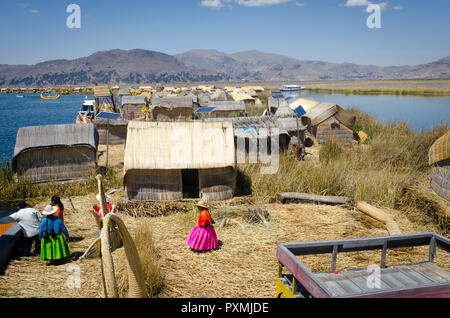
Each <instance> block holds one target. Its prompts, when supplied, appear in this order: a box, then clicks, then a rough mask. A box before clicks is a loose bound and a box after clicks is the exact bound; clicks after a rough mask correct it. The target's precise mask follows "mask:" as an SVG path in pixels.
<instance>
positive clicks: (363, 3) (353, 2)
mask: <svg viewBox="0 0 450 318" xmlns="http://www.w3.org/2000/svg"><path fill="white" fill-rule="evenodd" d="M371 4H376V5H379V6H380V8H381V10H384V9H386V8H387V6H388V3H387V2H381V3H373V2H370V1H368V0H347V2H346V3H345V4H343V6H344V7H368V6H370V5H371Z"/></svg>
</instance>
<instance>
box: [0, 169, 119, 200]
mask: <svg viewBox="0 0 450 318" xmlns="http://www.w3.org/2000/svg"><path fill="white" fill-rule="evenodd" d="M98 174H102V175H103V176H104V178H103V182H104V185H105V187H106V188H109V189H112V188H115V189H118V188H121V187H122V184H123V181H122V178H121V177H120V172H119V169H118V168H111V169H105V168H103V167H100V168H98V169H95V170H92V171H91V172H90V173H89V175H88V176H87V177H86V180H83V181H74V182H71V183H66V184H63V183H47V184H34V183H32V181H31V180H28V179H19V180H17V182H16V181H15V180H14V177H13V174H12V170H11V169H10V168H9V166H8V165H4V166H3V167H2V168H1V170H0V185H1V187H0V201H3V202H10V201H15V200H21V199H34V200H35V199H36V198H43V197H49V196H50V197H51V196H53V195H58V196H60V197H65V196H67V195H70V196H80V195H87V194H89V193H94V192H96V191H97V189H98V186H97V180H96V179H95V176H96V175H98Z"/></svg>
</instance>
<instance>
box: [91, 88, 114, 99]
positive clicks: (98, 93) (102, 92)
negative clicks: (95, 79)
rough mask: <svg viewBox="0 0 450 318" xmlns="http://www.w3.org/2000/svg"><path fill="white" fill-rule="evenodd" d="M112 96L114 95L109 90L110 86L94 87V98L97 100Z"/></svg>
mask: <svg viewBox="0 0 450 318" xmlns="http://www.w3.org/2000/svg"><path fill="white" fill-rule="evenodd" d="M111 95H112V94H111V90H110V89H109V86H107V85H101V86H95V87H94V96H95V97H96V98H99V97H110V96H111Z"/></svg>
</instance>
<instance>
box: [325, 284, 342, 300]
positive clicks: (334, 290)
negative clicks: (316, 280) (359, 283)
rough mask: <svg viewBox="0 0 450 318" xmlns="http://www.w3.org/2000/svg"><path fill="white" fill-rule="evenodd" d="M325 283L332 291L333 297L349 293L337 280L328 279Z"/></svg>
mask: <svg viewBox="0 0 450 318" xmlns="http://www.w3.org/2000/svg"><path fill="white" fill-rule="evenodd" d="M325 285H326V286H327V287H328V288H329V289H330V291H331V293H332V297H342V296H345V295H346V294H347V292H346V291H345V289H343V288H342V287H341V286H340V285H339V284H338V283H336V282H335V281H326V282H325Z"/></svg>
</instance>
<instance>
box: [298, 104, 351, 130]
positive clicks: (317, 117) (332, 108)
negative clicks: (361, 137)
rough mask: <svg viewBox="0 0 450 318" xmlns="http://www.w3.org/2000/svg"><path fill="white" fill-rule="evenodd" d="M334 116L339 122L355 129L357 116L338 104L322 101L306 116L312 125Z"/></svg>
mask: <svg viewBox="0 0 450 318" xmlns="http://www.w3.org/2000/svg"><path fill="white" fill-rule="evenodd" d="M332 116H334V117H335V118H336V119H337V120H339V122H340V123H341V124H342V125H344V126H345V127H347V128H349V129H353V127H354V126H355V122H356V117H355V116H353V115H352V114H350V113H349V112H348V111H346V110H345V109H343V108H342V107H340V106H339V105H337V104H333V103H320V104H318V105H317V106H315V107H314V108H313V109H312V110H310V111H309V112H307V114H306V115H305V116H304V117H305V118H307V119H309V120H310V125H311V126H317V125H320V124H321V123H323V122H324V121H326V120H328V119H329V118H330V117H332Z"/></svg>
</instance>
